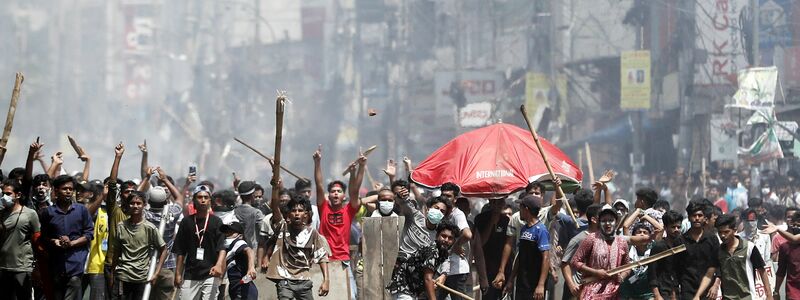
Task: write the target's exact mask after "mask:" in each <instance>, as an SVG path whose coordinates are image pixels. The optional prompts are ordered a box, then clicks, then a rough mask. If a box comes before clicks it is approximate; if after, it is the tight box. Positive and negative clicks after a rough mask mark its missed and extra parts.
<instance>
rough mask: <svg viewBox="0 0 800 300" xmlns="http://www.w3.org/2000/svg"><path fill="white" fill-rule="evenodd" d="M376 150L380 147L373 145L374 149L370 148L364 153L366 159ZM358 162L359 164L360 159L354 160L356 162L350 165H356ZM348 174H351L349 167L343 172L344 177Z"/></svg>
mask: <svg viewBox="0 0 800 300" xmlns="http://www.w3.org/2000/svg"><path fill="white" fill-rule="evenodd" d="M376 148H378V145H372V147H369V148H367V151H364V153H363V154H364V157H366V156H367V155H369V154H370V153H372V151H374V150H375V149H376ZM356 162H358V159H356V160H354V161H353V162H352V163H350V164H355V163H356ZM348 166H349V165H348ZM347 173H350V168H349V167H348V168H347V169H345V170H344V172H342V176H345V175H347Z"/></svg>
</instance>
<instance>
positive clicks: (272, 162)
mask: <svg viewBox="0 0 800 300" xmlns="http://www.w3.org/2000/svg"><path fill="white" fill-rule="evenodd" d="M233 140H235V141H237V142H239V144H242V145H243V146H245V147H247V148H248V149H250V150H253V152H255V153H256V154H258V156H261V157H263V158H264V159H266V160H268V161H269V163H271V164H275V162H274V161H273V160H272V157H269V156H266V155H265V154H264V153H261V151H258V149H256V148H254V147H253V146H250V145H248V144H247V143H245V142H244V141H242V140H240V139H239V138H236V137H235V138H233ZM280 167H281V170H284V171H286V173H289V175H292V176H294V177H295V178H297V179H300V180H302V181H305V182H311V181H309V180H308V178H303V177H301V176H300V175H297V174H295V173H294V172H292V171H291V170H289V169H287V168H286V167H284V166H280Z"/></svg>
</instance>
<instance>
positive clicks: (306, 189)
mask: <svg viewBox="0 0 800 300" xmlns="http://www.w3.org/2000/svg"><path fill="white" fill-rule="evenodd" d="M311 190H312V189H311V180H309V179H307V178H303V179H298V180H297V181H295V182H294V193H296V194H298V195H303V196H306V198H308V199H309V201H311V199H312V197H313V196H314V194H313V193H311ZM287 201H288V200H287ZM311 226H313V227H314V228H315V229H317V230H319V207H318V206H317V202H316V201H311Z"/></svg>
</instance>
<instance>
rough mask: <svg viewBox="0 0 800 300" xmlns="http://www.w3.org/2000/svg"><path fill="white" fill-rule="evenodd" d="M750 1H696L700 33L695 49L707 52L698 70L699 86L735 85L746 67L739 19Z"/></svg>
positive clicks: (695, 79) (695, 80)
mask: <svg viewBox="0 0 800 300" xmlns="http://www.w3.org/2000/svg"><path fill="white" fill-rule="evenodd" d="M747 1H748V0H707V1H697V2H696V4H695V5H696V6H697V7H696V8H695V11H696V14H697V15H696V17H695V20H696V24H697V25H696V26H697V32H698V33H700V34H698V35H697V37H696V38H695V47H696V48H698V49H702V50H705V51H706V53H708V55H707V58H706V61H705V62H701V63H699V64H698V65H696V67H695V75H694V83H695V84H698V85H735V84H736V74H737V71H739V70H740V69H742V68H745V67H747V57H746V51H745V45H744V44H743V43H742V38H741V36H742V32H741V29H740V24H739V16H740V15H741V12H742V10H745V9H747V6H746V5H747Z"/></svg>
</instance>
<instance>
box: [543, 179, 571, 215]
mask: <svg viewBox="0 0 800 300" xmlns="http://www.w3.org/2000/svg"><path fill="white" fill-rule="evenodd" d="M553 186H554V190H555V193H554V197H553V199H552V201H550V204H551V205H550V211H549V212H548V213H547V214H548V216H549V217H552V216H555V215H556V214H557V213H558V211H559V210H561V205H562V204H563V203H564V201H567V198H566V197H564V194H562V193H560V192H559V191H560V190H561V189H559V187H560V186H561V178H558V177H556V178H555V179H553Z"/></svg>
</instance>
